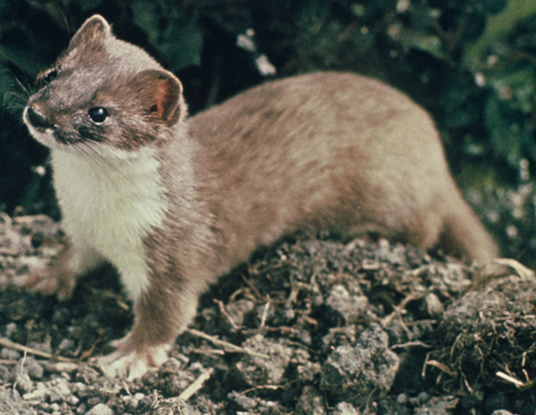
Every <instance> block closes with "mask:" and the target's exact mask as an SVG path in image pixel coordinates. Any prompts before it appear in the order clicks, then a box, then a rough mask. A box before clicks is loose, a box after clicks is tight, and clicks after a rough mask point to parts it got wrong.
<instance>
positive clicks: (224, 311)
mask: <svg viewBox="0 0 536 415" xmlns="http://www.w3.org/2000/svg"><path fill="white" fill-rule="evenodd" d="M214 302H215V303H216V304H218V307H219V309H220V313H222V314H223V316H224V317H225V318H226V319H227V321H228V322H229V324H230V325H231V327H232V328H233V330H238V326H237V325H236V323H235V322H234V320H233V318H232V317H231V316H230V315H229V313H228V312H227V309H226V308H225V304H223V302H222V301H219V300H216V299H214Z"/></svg>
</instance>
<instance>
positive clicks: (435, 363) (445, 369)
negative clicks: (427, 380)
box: [425, 360, 456, 376]
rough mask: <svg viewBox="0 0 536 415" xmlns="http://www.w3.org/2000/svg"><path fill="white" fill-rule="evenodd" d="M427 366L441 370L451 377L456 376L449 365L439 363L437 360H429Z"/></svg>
mask: <svg viewBox="0 0 536 415" xmlns="http://www.w3.org/2000/svg"><path fill="white" fill-rule="evenodd" d="M425 365H426V366H433V367H436V368H438V369H439V370H441V371H442V372H445V373H447V374H449V375H450V376H456V372H454V371H453V370H452V369H450V368H449V367H448V366H447V365H445V364H443V363H441V362H438V361H437V360H427V361H426V363H425Z"/></svg>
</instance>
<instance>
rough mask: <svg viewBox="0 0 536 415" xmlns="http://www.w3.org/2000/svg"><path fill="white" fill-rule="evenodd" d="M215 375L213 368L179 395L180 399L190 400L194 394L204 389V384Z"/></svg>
mask: <svg viewBox="0 0 536 415" xmlns="http://www.w3.org/2000/svg"><path fill="white" fill-rule="evenodd" d="M213 373H214V369H213V368H211V367H209V368H208V369H207V370H206V371H204V372H203V373H201V375H199V377H198V378H197V379H196V380H195V381H194V383H192V384H191V385H190V386H188V387H187V388H186V389H185V390H184V391H182V393H181V394H180V395H179V399H182V400H184V401H187V400H188V399H190V398H191V397H192V395H193V394H195V393H196V392H197V391H198V390H199V389H201V388H202V387H203V384H204V383H205V382H206V381H207V380H208V379H209V378H210V377H211V376H212V374H213Z"/></svg>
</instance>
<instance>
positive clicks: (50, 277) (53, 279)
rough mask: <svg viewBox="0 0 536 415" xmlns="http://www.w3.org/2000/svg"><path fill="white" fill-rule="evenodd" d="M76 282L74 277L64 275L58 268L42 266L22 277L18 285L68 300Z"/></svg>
mask: <svg viewBox="0 0 536 415" xmlns="http://www.w3.org/2000/svg"><path fill="white" fill-rule="evenodd" d="M75 282H76V280H75V278H74V277H72V276H70V275H69V276H67V275H64V273H62V272H61V271H60V270H58V269H56V268H41V269H37V270H34V271H33V272H31V273H30V274H28V275H27V276H26V277H25V278H23V279H20V281H19V282H18V283H17V285H19V286H21V287H24V288H25V289H27V290H29V291H33V292H39V293H41V294H43V295H55V296H56V297H58V299H60V300H66V299H68V298H70V297H71V295H72V293H73V290H74V286H75Z"/></svg>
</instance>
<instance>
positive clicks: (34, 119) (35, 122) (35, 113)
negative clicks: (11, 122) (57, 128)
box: [26, 106, 53, 128]
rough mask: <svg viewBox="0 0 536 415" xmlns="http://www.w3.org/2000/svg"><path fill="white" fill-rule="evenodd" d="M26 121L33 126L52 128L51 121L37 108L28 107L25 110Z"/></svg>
mask: <svg viewBox="0 0 536 415" xmlns="http://www.w3.org/2000/svg"><path fill="white" fill-rule="evenodd" d="M26 119H27V121H28V122H29V123H30V124H31V125H32V126H33V127H35V128H52V127H53V125H52V123H51V122H50V121H49V120H48V119H47V117H45V116H44V115H43V114H41V112H39V110H38V109H36V108H34V107H31V106H30V107H28V109H27V110H26Z"/></svg>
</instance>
